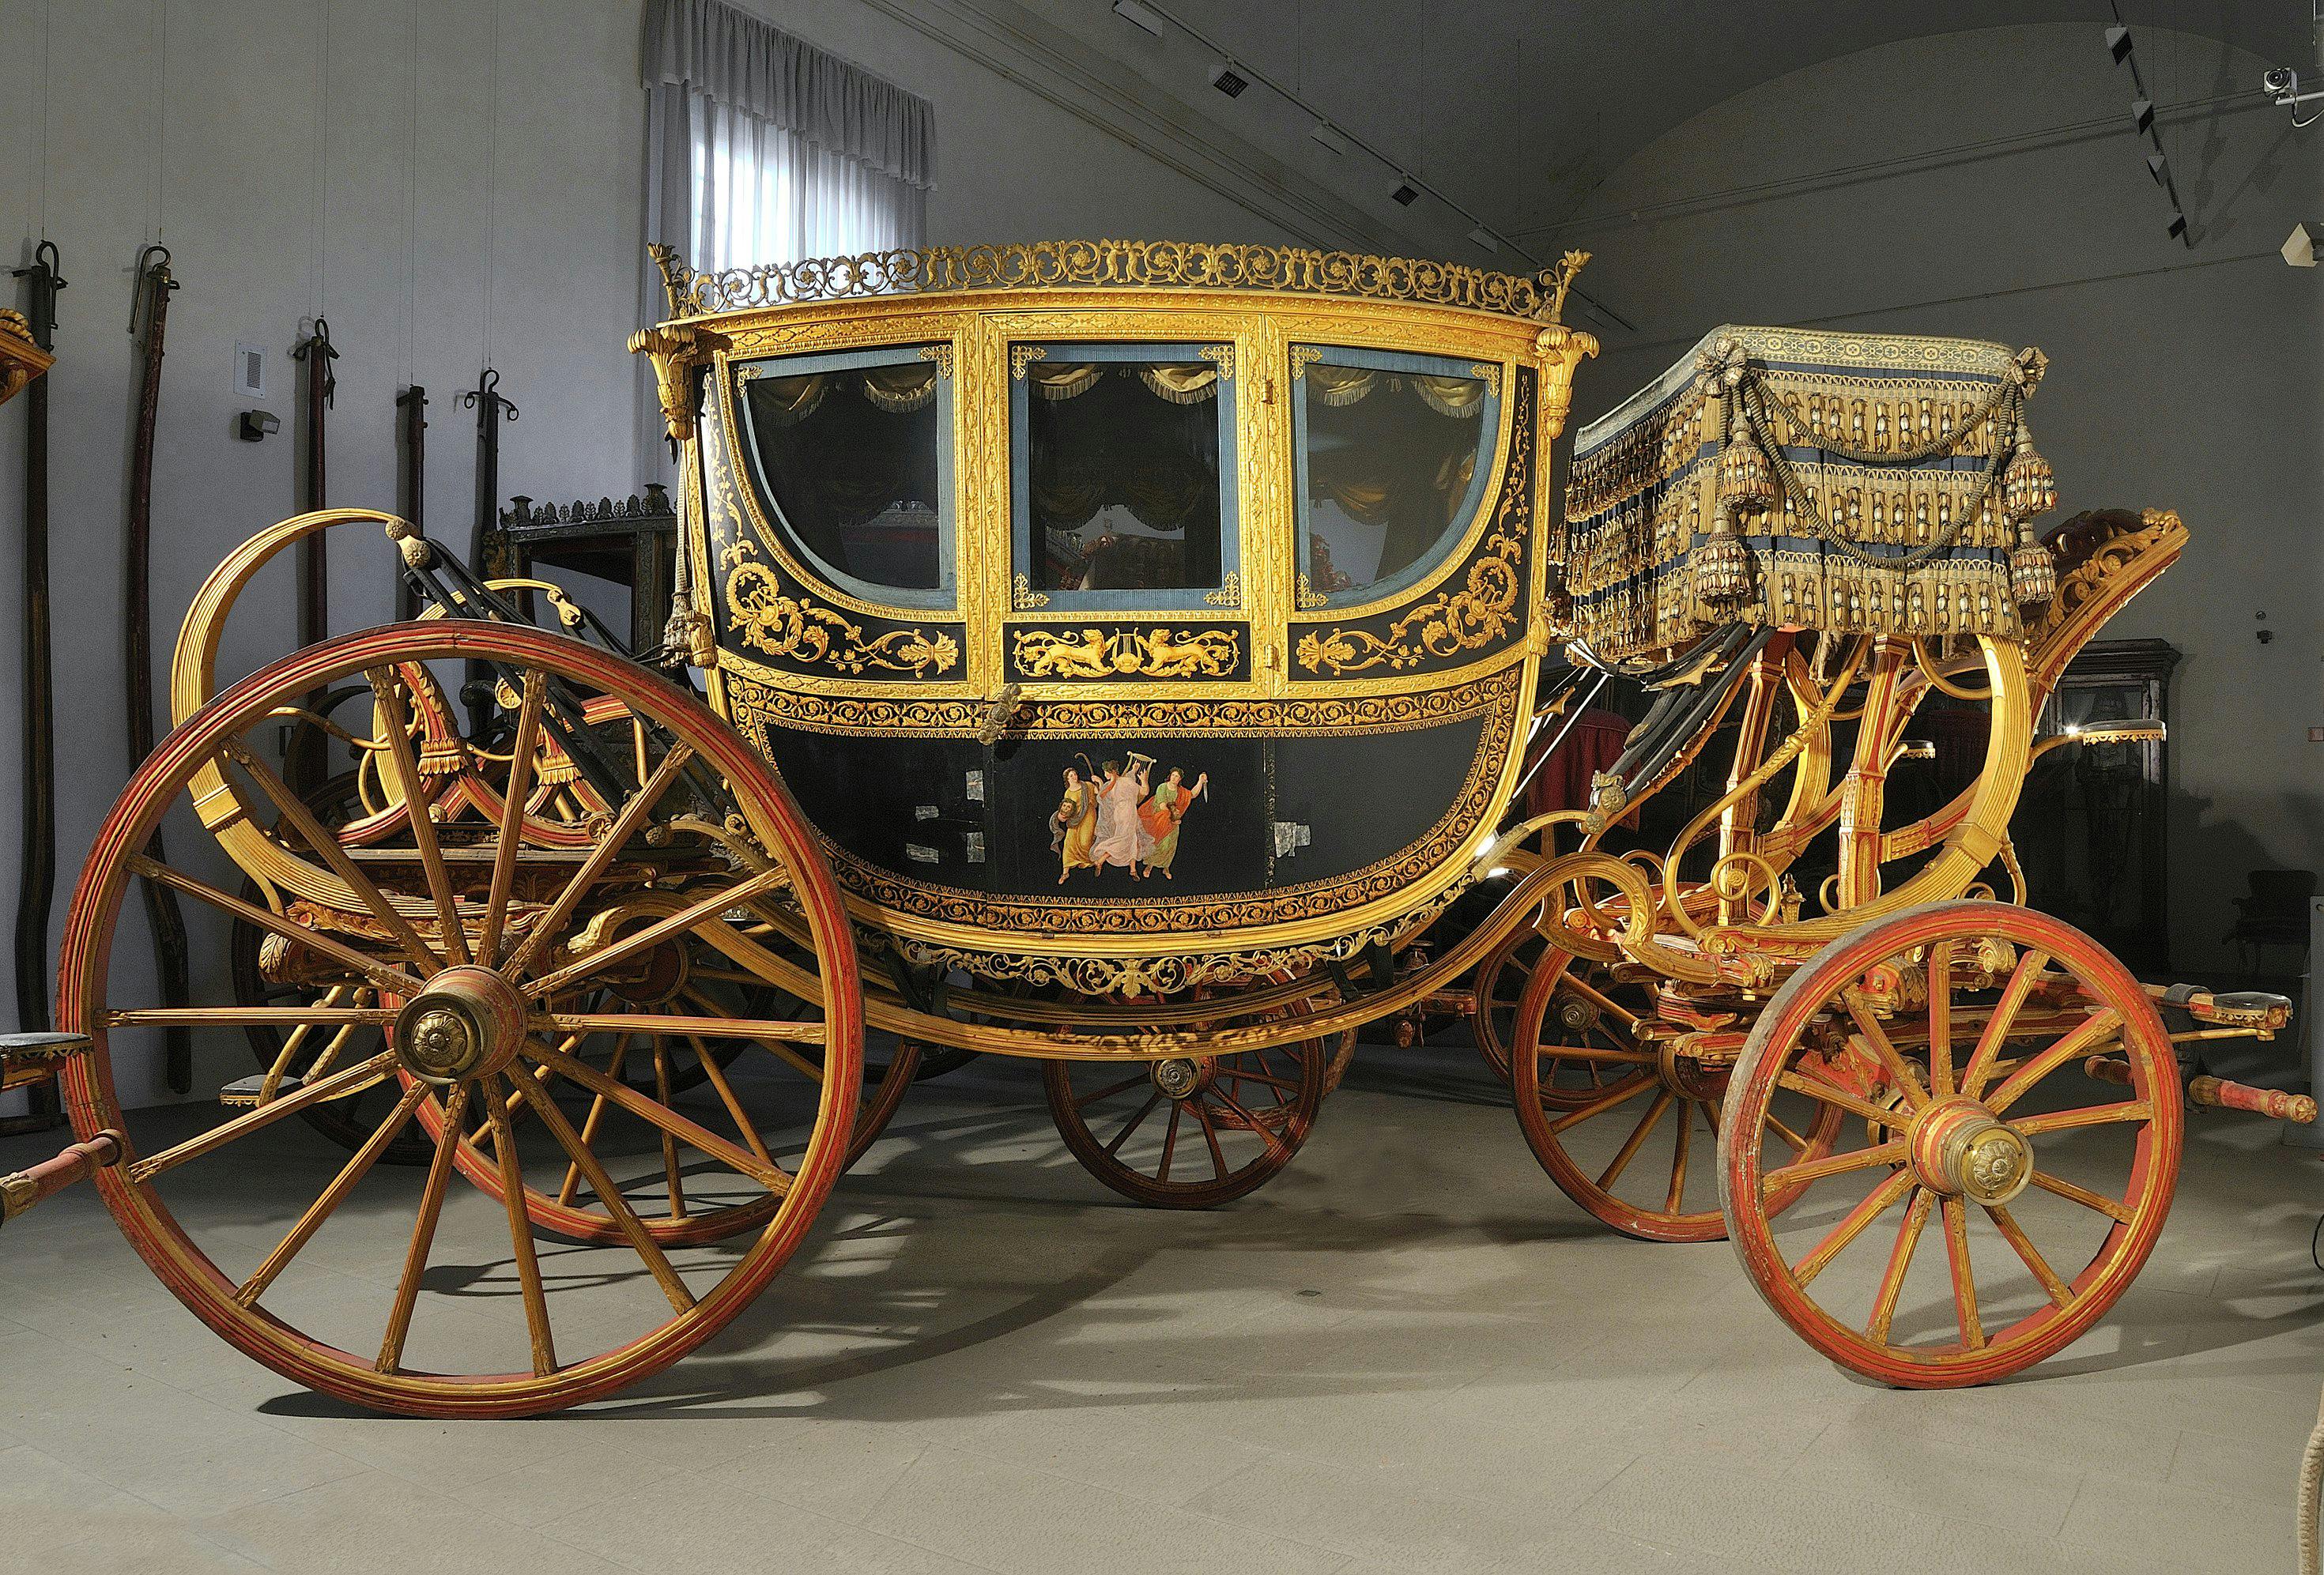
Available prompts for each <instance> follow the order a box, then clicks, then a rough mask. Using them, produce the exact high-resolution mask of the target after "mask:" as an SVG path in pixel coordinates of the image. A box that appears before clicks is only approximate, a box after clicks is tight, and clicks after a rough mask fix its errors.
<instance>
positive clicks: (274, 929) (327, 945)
mask: <svg viewBox="0 0 2324 1575" xmlns="http://www.w3.org/2000/svg"><path fill="white" fill-rule="evenodd" d="M124 862H125V863H126V864H127V865H128V866H129V868H130V870H132V871H134V873H136V874H138V875H142V876H143V877H144V878H145V879H146V880H154V881H159V882H160V883H161V885H163V886H167V887H170V888H171V889H173V890H177V891H182V892H184V893H185V894H186V895H187V896H188V897H190V898H195V899H196V900H198V901H200V902H206V903H208V904H209V906H210V907H214V908H217V910H218V911H219V912H221V913H224V914H226V915H228V916H231V917H234V918H238V919H241V920H243V921H244V923H246V924H249V925H252V926H255V927H256V928H259V929H262V930H264V931H266V932H267V933H268V934H269V935H281V937H282V938H283V939H284V940H286V941H289V942H291V944H294V945H299V946H304V947H305V948H307V949H308V950H309V951H310V952H314V953H318V955H321V956H325V957H328V958H329V959H331V961H333V962H334V963H344V964H345V965H346V966H347V967H348V968H351V969H353V970H354V971H355V972H357V973H359V974H361V975H363V977H364V978H365V979H368V980H370V981H372V982H373V983H374V984H375V985H377V986H379V987H380V988H381V989H382V990H386V991H388V992H389V993H390V994H392V995H401V996H411V995H417V994H419V993H420V981H419V980H417V979H415V978H413V977H412V976H411V975H410V974H409V973H406V972H404V971H403V970H402V969H401V968H397V967H394V966H392V965H391V964H389V963H383V962H381V961H380V960H379V959H378V958H376V957H374V956H371V955H370V954H368V953H364V952H359V951H357V950H355V948H354V947H353V946H350V945H348V944H346V943H345V942H342V941H339V940H337V939H336V938H334V937H332V936H330V935H325V934H323V933H322V932H321V931H319V930H310V929H308V928H306V927H305V926H301V925H295V924H292V923H291V921H290V920H289V919H287V918H284V917H283V916H281V914H279V913H276V912H274V911H272V909H270V908H263V907H258V906H256V905H255V904H253V903H247V902H244V901H243V900H242V898H238V897H235V896H232V895H230V894H229V893H226V892H224V891H220V890H219V889H217V887H215V886H212V885H210V884H208V882H206V881H202V880H196V879H195V878H194V877H193V876H191V875H189V874H187V873H186V872H185V871H184V870H173V869H171V867H170V866H169V865H167V864H164V863H161V862H160V861H158V860H153V859H149V858H147V857H146V856H145V855H144V854H143V853H132V854H130V855H129V857H128V858H127V859H126V860H125V861H124ZM180 1010H181V1011H185V1010H194V1011H201V1010H213V1009H209V1008H180ZM214 1010H223V1011H235V1010H239V1011H254V1010H255V1009H254V1008H217V1009H214ZM214 1020H218V1021H231V1022H241V1021H244V1018H221V1019H214ZM253 1020H263V1019H253Z"/></svg>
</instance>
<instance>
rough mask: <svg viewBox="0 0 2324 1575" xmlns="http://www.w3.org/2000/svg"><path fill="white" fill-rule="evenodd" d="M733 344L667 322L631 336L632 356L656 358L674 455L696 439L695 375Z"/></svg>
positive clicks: (709, 332)
mask: <svg viewBox="0 0 2324 1575" xmlns="http://www.w3.org/2000/svg"><path fill="white" fill-rule="evenodd" d="M730 343H731V341H730V340H728V339H727V337H726V336H725V335H724V334H720V333H716V332H715V331H713V330H711V329H709V328H705V327H700V326H699V325H696V324H692V323H664V324H662V325H661V326H660V327H653V328H640V329H639V330H638V331H637V332H636V333H634V334H632V335H631V336H630V354H631V355H650V356H651V357H652V358H653V368H654V383H655V386H656V389H657V391H659V394H660V396H661V418H662V424H663V425H664V427H665V428H668V430H669V444H670V452H671V454H672V456H676V454H677V451H678V449H680V448H682V447H685V446H686V445H687V443H689V442H691V441H693V439H694V419H695V413H694V406H695V399H694V373H695V372H696V369H697V368H699V367H701V366H703V365H704V364H706V363H707V362H708V361H709V360H710V358H711V356H713V355H716V354H717V353H718V352H719V351H721V350H724V349H725V348H726V347H727V346H728V345H729V344H730Z"/></svg>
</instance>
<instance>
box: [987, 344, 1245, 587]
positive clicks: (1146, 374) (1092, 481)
mask: <svg viewBox="0 0 2324 1575" xmlns="http://www.w3.org/2000/svg"><path fill="white" fill-rule="evenodd" d="M1053 354H1056V356H1057V358H1056V359H1054V360H1050V359H1042V360H1036V361H1033V362H1031V363H1030V364H1028V367H1027V379H1026V381H1027V382H1028V385H1029V386H1028V398H1027V400H1026V402H1025V423H1026V431H1025V436H1024V441H1025V443H1026V445H1027V451H1026V457H1027V466H1026V473H1025V474H1026V479H1027V486H1028V498H1027V500H1026V507H1025V510H1024V512H1023V513H1022V515H1020V518H1022V519H1024V520H1028V521H1029V527H1030V530H1031V541H1030V543H1029V550H1028V552H1027V553H1026V555H1025V556H1026V557H1027V558H1028V559H1029V562H1030V574H1031V578H1032V582H1033V585H1034V586H1035V588H1036V589H1037V590H1040V591H1042V592H1044V593H1048V592H1058V591H1065V592H1074V591H1091V592H1094V591H1179V590H1201V589H1208V588H1210V587H1213V586H1215V585H1219V584H1220V576H1221V573H1222V567H1223V565H1222V561H1221V556H1220V555H1221V541H1222V531H1221V524H1220V520H1221V506H1220V502H1221V494H1220V479H1221V477H1220V457H1219V423H1220V406H1219V394H1220V384H1219V375H1218V372H1219V369H1218V367H1217V366H1216V365H1214V364H1213V363H1211V362H1209V361H1205V360H1202V359H1199V358H1195V359H1188V360H1159V359H1157V360H1150V361H1148V360H1138V361H1123V360H1111V359H1091V360H1086V361H1074V360H1071V359H1068V358H1067V357H1068V356H1070V355H1071V352H1070V351H1069V350H1067V351H1060V352H1055V353H1053Z"/></svg>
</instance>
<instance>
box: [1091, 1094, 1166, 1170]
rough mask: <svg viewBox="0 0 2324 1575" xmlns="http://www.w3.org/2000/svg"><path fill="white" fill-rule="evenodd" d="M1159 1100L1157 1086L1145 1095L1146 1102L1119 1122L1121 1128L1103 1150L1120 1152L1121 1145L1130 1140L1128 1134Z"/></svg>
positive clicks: (1112, 1153)
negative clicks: (1127, 1117)
mask: <svg viewBox="0 0 2324 1575" xmlns="http://www.w3.org/2000/svg"><path fill="white" fill-rule="evenodd" d="M1161 1102H1162V1091H1161V1090H1160V1089H1158V1088H1157V1089H1156V1090H1155V1091H1153V1092H1152V1093H1150V1094H1148V1095H1147V1097H1146V1102H1145V1103H1144V1104H1142V1105H1140V1106H1139V1107H1138V1110H1137V1112H1136V1113H1135V1114H1134V1115H1132V1116H1131V1117H1130V1119H1128V1120H1127V1121H1124V1122H1123V1123H1122V1124H1121V1130H1120V1131H1119V1132H1116V1133H1115V1134H1114V1135H1113V1141H1112V1142H1111V1143H1109V1144H1107V1145H1106V1146H1105V1152H1106V1153H1107V1154H1108V1155H1115V1154H1119V1153H1120V1152H1121V1146H1122V1145H1123V1144H1124V1143H1127V1142H1129V1141H1130V1134H1131V1133H1132V1132H1135V1131H1137V1130H1138V1128H1139V1127H1140V1126H1141V1125H1143V1124H1144V1122H1145V1120H1146V1118H1147V1117H1148V1116H1149V1115H1151V1114H1152V1113H1153V1110H1154V1107H1155V1106H1157V1105H1158V1104H1160V1103H1161Z"/></svg>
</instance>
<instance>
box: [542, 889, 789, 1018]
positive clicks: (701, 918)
mask: <svg viewBox="0 0 2324 1575" xmlns="http://www.w3.org/2000/svg"><path fill="white" fill-rule="evenodd" d="M789 882H790V877H789V876H788V874H786V873H785V872H784V871H782V870H761V871H760V872H759V873H758V874H756V875H753V876H752V877H751V878H750V879H749V880H743V881H741V882H738V883H737V884H735V885H733V886H729V887H727V888H726V889H724V890H722V891H714V892H712V893H711V894H710V895H709V896H708V897H705V898H701V899H700V900H699V901H696V902H693V903H689V904H687V906H686V907H682V908H680V909H678V912H676V913H674V914H672V915H670V916H669V917H668V918H666V919H660V920H658V921H657V922H655V923H653V924H650V925H648V926H645V927H644V928H642V929H640V930H635V931H632V933H631V934H629V935H623V936H622V937H621V939H619V940H617V941H614V942H613V943H611V944H608V945H605V946H602V947H600V948H599V949H597V950H596V951H595V952H592V953H589V954H588V955H587V956H586V957H582V958H580V959H578V960H576V961H575V962H573V963H569V964H567V966H565V967H563V968H560V969H558V971H557V972H554V973H544V974H542V975H541V976H540V977H539V978H538V979H535V980H532V981H530V982H528V983H527V984H526V985H525V987H524V992H525V994H527V995H529V996H540V997H548V996H552V995H555V994H557V993H558V992H559V991H561V990H570V989H571V988H573V986H574V985H575V984H576V983H577V982H579V981H582V980H584V979H586V978H588V977H589V976H590V975H591V974H593V973H598V972H603V971H604V970H605V969H607V968H610V967H612V966H613V964H614V963H619V962H622V960H624V959H625V958H629V957H634V956H635V955H637V954H638V953H640V952H643V951H647V950H649V949H650V948H652V947H655V946H659V945H660V944H662V943H663V942H664V941H667V940H669V939H670V938H671V937H673V936H676V935H684V934H686V933H687V931H689V930H693V929H698V928H700V927H701V926H703V925H705V924H709V923H711V922H713V921H714V920H715V919H717V918H718V916H720V915H721V914H724V912H725V911H726V910H727V909H728V908H731V907H737V906H739V905H740V904H742V903H745V902H748V901H749V900H750V899H751V898H754V897H757V896H759V895H760V894H761V893H762V892H767V891H771V890H773V889H776V888H777V887H779V886H786V885H788V884H789ZM529 939H530V937H528V940H529Z"/></svg>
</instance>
